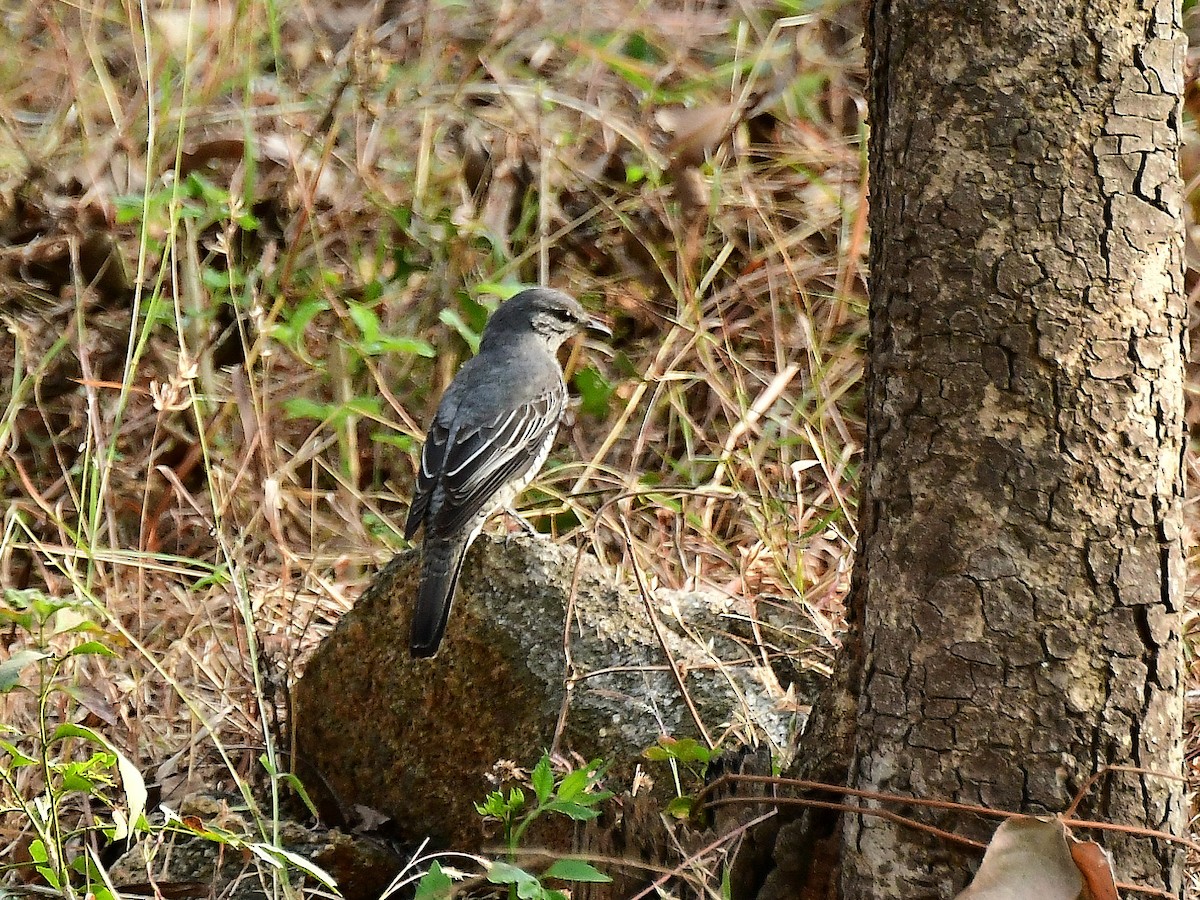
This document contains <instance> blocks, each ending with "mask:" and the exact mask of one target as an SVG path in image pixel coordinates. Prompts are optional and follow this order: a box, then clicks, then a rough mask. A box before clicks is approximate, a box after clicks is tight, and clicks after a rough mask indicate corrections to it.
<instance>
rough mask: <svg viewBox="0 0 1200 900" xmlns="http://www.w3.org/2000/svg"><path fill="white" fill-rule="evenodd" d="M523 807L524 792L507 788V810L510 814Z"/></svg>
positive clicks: (516, 788)
mask: <svg viewBox="0 0 1200 900" xmlns="http://www.w3.org/2000/svg"><path fill="white" fill-rule="evenodd" d="M524 806H525V792H524V791H523V790H521V789H520V788H519V787H514V788H509V791H508V808H509V810H510V811H511V812H516V811H517V810H518V809H522V808H524Z"/></svg>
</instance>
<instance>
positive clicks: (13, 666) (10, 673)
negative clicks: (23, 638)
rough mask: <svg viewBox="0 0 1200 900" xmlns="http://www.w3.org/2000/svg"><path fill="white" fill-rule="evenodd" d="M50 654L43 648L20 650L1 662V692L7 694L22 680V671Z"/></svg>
mask: <svg viewBox="0 0 1200 900" xmlns="http://www.w3.org/2000/svg"><path fill="white" fill-rule="evenodd" d="M49 656H50V654H49V653H43V652H42V651H41V650H18V651H17V652H16V653H14V654H13V655H12V656H10V657H9V658H8V659H6V660H5V661H4V662H2V663H0V694H7V693H8V692H9V691H11V690H12V689H13V688H15V687H16V686H17V685H18V684H19V683H20V681H21V671H22V670H23V669H25V668H27V667H29V666H31V665H33V664H34V663H36V662H39V661H40V660H43V659H46V658H48V657H49Z"/></svg>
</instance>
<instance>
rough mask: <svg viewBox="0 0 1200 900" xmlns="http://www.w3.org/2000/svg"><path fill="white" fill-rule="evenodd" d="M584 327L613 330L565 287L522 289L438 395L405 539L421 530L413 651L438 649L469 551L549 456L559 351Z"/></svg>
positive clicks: (560, 398) (560, 391) (561, 391)
mask: <svg viewBox="0 0 1200 900" xmlns="http://www.w3.org/2000/svg"><path fill="white" fill-rule="evenodd" d="M581 329H587V330H588V331H594V332H597V333H599V334H602V335H606V336H608V337H611V336H612V332H610V331H609V330H608V328H606V327H605V326H604V325H602V324H600V323H599V322H597V321H595V320H594V319H591V318H589V317H588V315H587V313H585V312H584V310H583V307H582V306H580V305H579V303H578V302H576V301H575V300H574V299H573V298H571V297H569V296H567V295H566V294H564V293H562V292H561V291H554V290H549V289H547V288H531V289H529V290H525V291H521V293H519V294H517V295H516V296H514V297H512V298H510V299H509V300H506V301H505V302H504V303H502V304H500V306H499V307H497V309H496V311H495V312H494V313H492V317H491V318H490V319H489V320H488V323H487V327H486V328H484V330H483V338H482V340H481V341H480V342H479V354H478V355H477V356H475V357H474V358H473V359H470V360H467V362H466V363H465V364H464V365H463V367H462V368H461V369H459V370H458V374H457V375H455V376H454V380H453V381H452V382H450V387H448V388H447V389H446V393H445V394H443V395H442V399H441V402H440V403H439V404H438V409H437V414H436V415H435V416H434V418H433V424H432V425H430V426H429V431H428V434H427V435H426V438H425V446H424V448H423V449H422V450H421V467H420V470H419V471H418V472H417V484H416V489H415V491H414V494H413V501H412V507H411V508H410V509H409V511H408V521H407V522H406V523H405V526H404V536H405V537H406V538H409V539H411V538H412V537H413V535H415V534H416V533H417V530H418V529H419V528H421V527H424V529H425V536H424V538H423V544H422V547H421V555H422V559H421V584H420V587H419V589H418V591H417V605H416V608H415V609H414V610H413V616H412V632H411V639H410V646H411V650H412V655H413V656H433V655H434V654H435V653H437V649H438V644H440V643H441V641H442V634H443V633H444V632H445V631H446V620H447V619H448V618H449V616H450V602H451V600H453V598H454V586H455V583H456V582H457V581H458V573H459V570H460V569H461V568H462V564H463V559H464V557H465V556H466V553H467V548H468V547H470V546H471V542H472V541H474V540H475V538H476V537H478V536H479V532H480V530H481V529H482V528H483V523H484V522H485V521H487V519H488V518H489V517H490V516H491V515H492V514H493V513H495V512H497V511H498V510H500V509H504V508H506V507H508V506H509V504H511V503H512V502H513V500H514V499H516V497H517V495H518V494H520V493H521V491H523V490H524V489H525V487H526V486H527V485H528V484H529V482H530V481H532V480H533V477H534V476H535V475H537V473H538V470H539V469H541V467H542V464H543V463H544V462H545V461H546V457H547V456H549V455H550V447H551V445H553V443H554V435H555V434H556V433H557V431H558V423H559V421H560V420H561V419H562V414H563V409H564V408H565V407H566V402H567V387H566V385H565V384H564V383H563V372H562V366H560V365H559V363H558V358H557V356H556V352H557V350H558V348H559V347H560V346H562V343H563V342H564V341H565V340H567V339H568V338H569V337H571V336H572V335H574V334H576V333H577V332H578V331H580V330H581Z"/></svg>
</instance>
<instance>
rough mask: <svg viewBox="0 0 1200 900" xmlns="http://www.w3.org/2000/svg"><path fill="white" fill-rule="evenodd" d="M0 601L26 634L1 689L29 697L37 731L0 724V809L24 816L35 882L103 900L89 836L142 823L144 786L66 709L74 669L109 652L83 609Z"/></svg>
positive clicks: (73, 692) (33, 596)
mask: <svg viewBox="0 0 1200 900" xmlns="http://www.w3.org/2000/svg"><path fill="white" fill-rule="evenodd" d="M3 598H4V602H3V605H2V606H0V622H3V623H5V624H6V625H7V626H9V627H10V628H13V629H15V630H18V631H20V632H23V633H24V635H26V636H27V638H26V646H25V647H24V648H23V649H20V650H17V651H15V652H13V653H12V654H11V655H10V656H9V658H8V659H7V660H5V661H4V662H3V663H0V693H3V694H9V693H13V692H16V691H29V692H30V693H31V694H32V695H33V697H34V699H35V701H36V703H37V726H36V731H35V732H33V733H29V734H23V733H21V732H20V731H19V730H18V729H16V728H13V727H12V726H10V725H0V734H2V735H3V737H0V784H3V786H4V789H5V793H6V794H7V796H6V797H5V798H4V804H5V810H6V811H9V812H14V813H17V814H19V815H22V816H23V817H24V818H25V819H26V820H28V822H29V824H30V826H31V828H32V830H33V834H34V837H33V839H32V840H31V841H30V843H29V857H30V859H31V860H32V864H33V867H34V869H35V871H36V872H37V874H38V876H39V877H40V879H41V881H42V882H44V883H45V884H46V885H47V886H49V887H50V888H51V889H53V890H55V891H58V892H59V893H61V894H62V895H63V896H64V897H68V898H74V897H77V896H81V895H83V894H87V895H90V896H92V897H95V898H97V900H111V898H112V897H113V894H112V892H111V890H110V886H109V885H108V884H107V883H106V881H105V879H104V876H103V874H102V873H101V872H100V869H99V867H98V865H97V863H96V859H95V857H94V855H93V854H92V852H91V850H92V847H94V846H95V843H96V838H97V837H100V838H102V839H103V842H105V843H107V842H109V841H119V840H125V839H126V838H128V837H130V835H131V834H132V833H133V832H135V831H138V830H142V829H144V828H145V827H146V822H145V816H144V813H145V808H146V786H145V783H144V782H143V780H142V776H141V774H140V773H139V772H138V770H137V767H136V766H134V764H133V763H132V762H131V761H130V760H129V759H128V758H127V757H125V756H124V754H122V753H121V751H120V750H118V749H117V748H116V747H115V746H114V745H113V744H112V743H111V742H110V741H109V740H108V739H107V738H105V737H104V736H103V735H101V734H100V733H99V732H98V731H96V730H95V729H93V728H90V727H87V726H85V725H80V724H76V723H75V722H73V721H71V718H73V716H72V715H71V713H72V712H73V711H74V710H76V709H78V701H77V699H76V698H77V696H78V692H79V686H78V684H77V682H76V680H75V677H74V665H75V663H76V662H77V661H78V660H79V659H80V658H81V657H88V656H113V655H115V654H114V652H113V650H112V649H111V648H110V647H109V646H108V644H107V643H105V641H104V640H103V639H102V638H103V637H104V634H103V631H102V629H101V628H100V626H99V625H97V624H96V623H95V622H94V621H93V620H92V618H91V616H90V612H91V609H90V607H89V606H88V605H87V604H84V603H80V602H79V601H77V600H75V599H73V598H72V599H59V598H50V597H46V596H45V595H44V594H42V593H40V592H38V591H13V590H6V591H4V595H3ZM30 669H36V675H34V676H33V677H32V678H31V679H30V681H31V682H32V684H31V686H28V687H27V686H26V685H25V684H24V682H23V678H22V676H23V675H24V674H25V673H26V671H27V670H30ZM31 776H32V777H31ZM31 783H32V784H39V785H40V790H37V791H36V792H35V791H34V790H30V789H29V787H28V785H29V784H31Z"/></svg>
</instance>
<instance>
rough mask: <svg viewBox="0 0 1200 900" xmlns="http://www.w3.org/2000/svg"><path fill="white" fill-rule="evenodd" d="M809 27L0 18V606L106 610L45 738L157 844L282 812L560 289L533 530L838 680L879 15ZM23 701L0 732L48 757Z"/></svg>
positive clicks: (203, 9) (402, 9)
mask: <svg viewBox="0 0 1200 900" xmlns="http://www.w3.org/2000/svg"><path fill="white" fill-rule="evenodd" d="M273 10H274V14H273V12H272V11H273ZM803 12H804V15H794V14H795V13H797V10H795V9H792V8H791V4H788V3H782V2H781V3H779V4H778V5H776V4H770V3H759V4H753V3H747V4H740V5H734V6H732V7H729V6H727V5H725V4H720V3H711V4H708V3H671V2H661V3H644V2H643V3H638V2H629V0H625V2H615V3H598V4H590V5H586V6H585V7H584V9H583V11H582V12H580V11H579V9H578V5H577V4H565V3H564V4H541V5H539V4H514V3H508V2H502V3H499V4H496V5H494V6H493V7H491V8H489V9H488V10H487V11H486V14H485V13H484V12H481V11H480V10H479V8H478V6H477V5H476V4H455V3H437V2H427V3H424V4H420V3H415V4H392V3H375V4H354V3H350V2H346V3H343V4H340V5H337V6H335V7H332V8H331V7H329V5H328V4H307V3H302V4H295V5H291V4H288V5H280V6H279V7H278V8H275V7H272V6H270V5H268V4H261V3H250V4H233V3H221V4H217V3H213V4H204V3H199V2H197V3H194V4H193V5H191V6H188V5H186V4H185V5H179V6H175V7H171V8H165V9H160V8H158V7H157V6H154V7H143V6H136V5H132V4H125V5H122V4H118V3H114V2H105V0H95V2H92V3H86V4H77V5H71V4H67V3H42V4H37V3H33V4H28V3H9V4H8V6H7V9H6V10H5V11H4V13H3V15H4V19H5V28H4V29H3V30H2V31H0V43H2V45H3V46H2V49H3V51H4V55H3V59H4V60H5V62H4V63H2V64H0V135H2V137H0V171H4V172H8V173H10V176H9V178H8V179H7V181H6V182H5V183H4V184H3V185H0V190H2V191H3V197H2V199H3V203H2V204H0V237H2V239H3V240H2V241H0V292H3V313H2V315H3V318H4V322H5V325H6V328H7V329H8V330H7V331H6V333H5V337H6V340H5V341H4V342H3V345H2V346H0V371H2V372H7V371H9V370H10V368H11V371H12V372H13V377H12V379H11V380H6V381H5V384H4V387H3V388H0V407H3V416H2V418H0V448H3V450H4V451H5V455H4V457H3V461H2V462H0V492H2V496H3V505H4V510H5V513H4V526H3V527H4V531H3V537H2V539H0V582H2V583H3V584H4V585H5V586H6V587H10V588H26V587H28V588H36V589H38V590H40V591H44V592H45V593H47V594H49V595H52V596H70V597H76V598H80V599H83V600H85V601H87V602H88V603H89V604H94V607H95V608H96V609H97V610H99V611H100V612H99V613H98V615H99V616H100V618H101V619H102V621H103V623H104V626H105V628H106V629H108V630H109V631H110V632H115V633H118V634H120V635H121V636H122V637H121V640H122V641H123V642H124V644H125V645H126V646H127V647H128V650H129V652H125V653H122V654H121V655H119V656H118V657H115V658H99V657H84V658H81V659H80V660H79V661H78V664H77V666H76V668H75V670H74V671H73V672H71V673H69V674H70V675H71V677H74V678H77V679H78V680H79V681H80V682H81V683H83V684H85V685H87V688H88V693H87V694H86V701H80V702H81V703H82V705H81V706H78V707H75V706H69V707H66V706H65V707H64V708H63V709H62V710H59V711H52V712H57V713H60V714H62V715H71V716H76V717H78V716H81V715H86V716H88V717H90V719H89V721H96V722H99V723H106V724H105V725H104V727H105V728H106V732H107V733H108V734H109V735H110V737H111V738H112V739H113V740H114V741H117V742H118V743H119V744H120V745H121V747H122V749H123V750H124V751H125V752H126V753H127V754H128V755H129V756H130V757H132V758H133V759H134V761H135V762H136V763H137V764H138V765H139V766H140V767H141V768H142V769H143V770H144V771H145V772H146V773H147V775H148V777H149V778H151V779H159V780H162V781H163V783H164V786H165V789H166V792H165V795H164V800H165V801H166V802H168V803H177V802H178V800H179V799H180V798H181V797H182V796H184V795H185V794H186V793H187V792H188V791H189V790H192V789H195V788H198V787H203V788H205V789H206V790H212V789H213V788H217V789H221V788H225V789H230V790H233V789H235V782H236V779H247V778H253V779H260V778H261V770H260V769H259V765H258V762H257V759H258V757H259V756H260V754H262V753H263V752H264V748H267V749H268V750H269V751H270V750H271V749H272V748H273V747H274V746H275V745H276V742H277V741H278V739H279V738H278V735H277V734H276V733H275V731H274V728H275V724H276V723H275V722H274V721H273V719H274V715H275V709H276V707H277V700H278V696H279V694H277V693H272V689H273V686H275V687H278V686H285V685H286V684H287V683H288V681H289V680H290V679H291V678H293V677H294V676H295V675H296V673H297V672H298V671H299V670H300V668H301V667H302V664H303V660H304V658H305V655H306V653H307V652H308V651H309V650H311V648H312V647H313V646H314V645H315V643H316V642H317V641H318V640H319V639H320V637H321V636H323V635H324V634H325V633H326V632H327V631H328V629H329V628H330V627H331V625H332V623H333V622H334V621H335V620H336V619H337V617H338V615H339V614H340V613H341V612H342V611H344V610H345V609H346V608H348V606H349V604H350V603H351V602H352V600H353V598H354V597H355V596H356V595H357V592H358V590H359V588H360V587H361V586H362V585H363V583H364V582H365V580H366V579H367V578H368V577H369V575H370V574H371V572H372V571H373V570H374V567H375V566H376V565H377V564H378V563H379V562H381V561H382V560H384V559H386V558H387V557H388V555H389V554H390V553H391V552H392V551H394V550H395V549H397V548H399V547H401V546H403V540H402V538H401V537H400V533H401V524H402V517H403V515H404V513H405V511H406V509H407V499H408V492H409V490H410V486H411V482H412V472H413V462H414V455H413V450H414V448H415V447H416V446H418V444H419V440H420V438H421V433H420V423H421V422H423V421H426V420H427V418H428V416H429V414H430V412H431V410H432V407H433V404H434V403H435V402H436V398H437V396H438V395H439V394H440V391H441V388H442V387H444V385H445V384H446V383H447V382H448V380H449V378H450V377H451V376H452V375H453V373H454V371H455V370H456V368H457V366H458V365H459V363H460V362H461V361H462V359H463V358H464V357H465V356H467V355H469V353H470V352H471V350H470V341H471V339H472V337H473V336H474V335H475V334H476V333H477V332H478V329H479V328H480V326H481V324H482V322H483V320H484V318H485V316H486V311H487V308H488V306H489V305H490V304H491V303H492V302H493V301H494V299H495V298H494V296H493V295H492V294H491V293H490V291H489V289H488V287H487V286H489V285H491V286H495V285H508V286H511V285H512V284H515V283H517V282H537V281H539V280H546V281H548V282H549V283H551V284H553V285H554V286H558V287H563V288H565V289H567V290H570V291H571V292H572V293H574V294H576V295H577V296H580V297H581V298H582V299H583V300H584V302H585V303H586V304H587V305H589V306H590V307H591V308H592V309H593V310H596V311H599V312H601V313H603V314H605V315H607V316H608V318H609V319H610V320H611V322H612V324H613V325H614V329H615V331H616V332H617V338H616V340H615V341H614V343H613V346H612V348H611V350H608V351H606V350H603V349H602V348H588V349H587V350H586V351H577V352H576V353H575V354H574V355H573V356H572V358H571V361H570V364H569V369H570V371H571V372H573V374H574V376H575V386H576V390H577V392H578V393H580V394H582V395H583V397H584V403H583V406H582V408H581V409H580V411H579V412H578V414H577V415H576V417H575V420H574V422H573V424H571V425H570V426H569V427H565V428H564V429H563V432H562V434H561V435H560V440H559V444H558V448H557V450H556V452H555V454H554V456H553V458H552V461H551V463H550V465H549V466H548V467H547V470H546V472H545V473H544V474H543V476H542V477H541V478H540V479H539V482H538V485H537V490H536V491H534V492H532V493H531V494H530V495H528V496H527V498H526V502H527V504H528V506H529V507H530V508H531V512H532V517H533V520H534V521H535V523H537V524H538V525H539V527H541V528H542V529H543V530H545V531H547V532H550V533H553V534H555V535H556V536H557V537H558V538H559V539H561V540H566V541H577V542H582V543H585V544H588V545H590V546H591V547H592V548H594V550H595V552H596V553H597V554H598V555H600V556H601V558H602V559H604V560H605V561H606V562H607V563H609V564H610V565H611V566H612V567H613V568H614V569H617V570H623V571H627V570H628V569H629V567H630V565H631V561H630V560H629V559H628V558H627V557H626V554H627V550H626V545H625V541H624V538H623V533H622V529H621V527H620V525H619V524H618V520H617V516H618V514H619V515H620V516H622V517H623V518H624V519H625V520H626V521H627V522H628V523H629V526H630V528H631V530H632V533H633V535H634V536H635V539H636V540H635V545H634V548H633V552H634V553H636V554H637V557H638V558H637V563H638V565H639V566H640V567H641V568H642V570H643V571H646V572H649V573H651V574H652V576H653V577H654V578H655V579H657V581H658V582H659V583H661V584H664V585H670V586H674V587H685V586H692V585H705V586H713V587H716V588H718V589H721V590H727V591H730V592H732V593H734V594H736V595H741V594H745V595H747V596H751V597H761V598H764V600H763V601H762V602H769V603H778V604H782V605H785V606H787V607H789V608H790V609H792V610H797V611H799V612H800V613H801V615H802V616H803V621H805V622H807V623H809V626H808V628H807V633H806V634H800V635H797V634H789V635H777V634H774V633H767V634H765V639H766V644H767V649H768V652H772V653H774V652H786V653H789V654H793V655H794V656H796V658H797V659H799V660H800V663H801V665H804V666H808V667H812V668H815V669H820V668H822V667H823V666H824V664H825V662H826V661H827V659H828V658H829V655H830V654H831V652H832V650H833V649H834V645H835V638H834V635H835V633H836V631H837V629H838V627H839V624H840V617H841V601H842V597H843V596H844V594H845V591H846V589H847V587H848V578H849V568H850V555H851V549H852V546H853V543H854V537H855V534H854V524H853V523H854V503H855V482H856V471H857V466H858V463H859V450H860V447H861V443H862V433H863V423H862V410H861V405H860V404H861V401H860V397H859V389H858V384H859V379H860V376H861V350H862V336H863V333H864V326H865V321H864V313H865V290H864V277H865V251H866V203H865V172H864V167H863V152H864V150H863V141H862V124H861V123H862V118H863V113H864V104H863V100H862V88H863V76H864V73H863V61H862V51H861V47H860V22H859V11H858V9H857V7H856V6H854V5H852V4H849V3H842V2H839V0H830V2H826V3H814V4H806V5H804V6H803ZM789 15H793V16H794V17H793V18H791V19H787V18H785V17H786V16H789ZM580 16H583V17H584V18H583V21H580V18H579V17H580ZM680 108H687V109H690V110H696V112H691V113H687V114H684V115H683V116H682V117H681V116H680V115H679V114H678V113H677V112H676V113H674V114H673V113H672V111H676V110H678V109H680ZM706 157H708V158H709V159H710V160H711V161H710V162H704V160H705V158H706ZM697 163H699V164H700V165H699V166H697ZM481 286H482V287H481ZM23 698H27V695H22V694H8V695H6V702H7V704H8V705H7V707H6V708H4V710H3V716H2V719H0V721H4V722H7V723H11V724H13V725H14V726H15V727H16V728H17V729H18V730H19V731H20V732H22V733H29V732H30V731H31V730H34V729H35V719H36V716H35V712H36V710H34V709H33V708H32V706H31V705H30V704H29V703H28V702H27V699H23ZM23 787H28V785H23ZM268 815H269V812H268Z"/></svg>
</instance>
